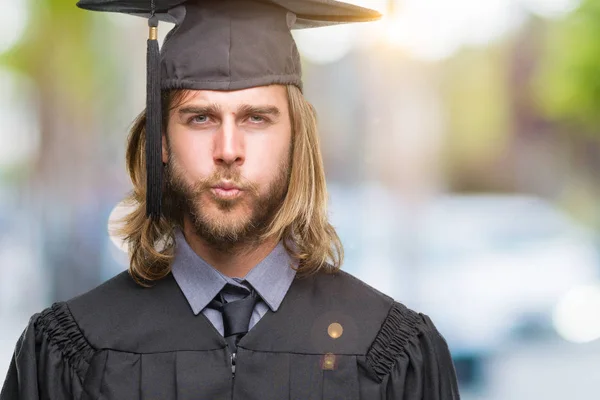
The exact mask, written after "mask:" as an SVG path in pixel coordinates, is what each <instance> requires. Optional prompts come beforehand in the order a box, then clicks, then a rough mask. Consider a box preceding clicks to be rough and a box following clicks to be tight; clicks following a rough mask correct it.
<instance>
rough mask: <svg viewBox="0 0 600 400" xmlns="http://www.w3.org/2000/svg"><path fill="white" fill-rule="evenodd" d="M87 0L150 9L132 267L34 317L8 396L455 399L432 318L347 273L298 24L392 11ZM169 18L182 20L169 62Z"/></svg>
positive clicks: (127, 227) (135, 143)
mask: <svg viewBox="0 0 600 400" xmlns="http://www.w3.org/2000/svg"><path fill="white" fill-rule="evenodd" d="M79 5H80V6H81V7H84V8H89V9H94V10H103V11H122V12H129V13H134V14H151V15H153V17H152V18H151V19H150V25H151V40H150V41H149V56H148V60H149V73H148V76H149V82H148V91H149V93H148V105H147V109H146V112H145V113H143V114H142V115H141V116H140V117H139V119H138V120H137V122H136V123H135V125H134V127H133V129H132V131H131V134H130V137H129V146H128V151H127V164H128V169H129V173H130V176H131V179H132V181H133V186H134V190H133V192H132V194H131V196H130V198H129V199H128V200H129V202H130V203H131V204H132V205H133V206H134V211H133V212H132V213H131V214H130V215H129V216H128V217H127V218H126V220H125V221H124V225H123V229H122V232H121V233H122V234H123V236H124V237H125V238H126V240H127V242H128V244H129V248H130V253H131V266H130V270H129V272H128V273H123V274H120V275H118V276H117V277H115V278H113V279H112V280H110V281H108V282H107V283H105V284H103V285H102V286H100V287H98V288H96V289H94V290H92V291H91V292H89V293H87V294H84V295H82V296H80V297H78V298H75V299H73V300H70V301H67V302H64V303H57V304H54V305H53V306H52V307H50V308H49V309H47V310H45V311H43V312H42V313H40V314H37V315H35V316H34V317H33V318H32V320H31V322H30V325H29V326H28V327H27V329H26V330H25V332H24V333H23V335H22V337H21V338H20V339H19V341H18V343H17V348H16V351H15V354H14V358H13V360H12V364H11V367H10V370H9V373H8V376H7V379H6V382H5V383H4V387H3V389H2V393H1V394H0V399H1V400H9V399H11V400H12V399H20V400H33V399H53V400H54V399H128V400H132V399H161V400H167V399H206V400H219V399H223V400H224V399H240V400H242V399H244V400H249V399H260V400H268V399H273V400H281V399H303V400H306V399H344V400H351V399H356V400H358V399H368V400H372V399H405V400H417V399H419V400H420V399H427V400H454V399H458V397H459V396H458V390H457V384H456V379H455V374H454V368H453V365H452V361H451V358H450V354H449V351H448V348H447V345H446V343H445V341H444V339H443V338H442V336H441V335H440V334H439V333H438V331H437V330H436V328H435V327H434V325H433V323H432V322H431V320H430V319H429V318H428V317H427V316H425V315H422V314H418V313H416V312H414V311H411V310H409V309H407V308H406V307H404V306H403V305H401V304H399V303H396V302H394V301H393V300H392V299H390V298H389V297H387V296H385V295H383V294H381V293H379V292H377V291H375V290H374V289H372V288H370V287H368V286H366V285H365V284H363V283H362V282H361V281H359V280H357V279H355V278H353V277H352V276H350V275H348V274H346V273H344V272H341V271H339V268H340V265H341V263H342V253H343V252H342V245H341V243H340V241H339V239H338V237H337V235H336V232H335V230H334V229H333V227H332V226H331V225H330V224H329V223H328V220H327V214H326V201H327V195H326V187H325V176H324V171H323V164H322V161H321V154H320V150H319V142H318V135H317V128H316V121H315V115H314V112H313V109H312V108H311V106H310V105H309V104H308V103H307V102H306V100H305V99H304V97H303V95H302V93H301V80H300V61H299V56H298V52H297V50H296V47H295V44H294V42H293V39H292V37H291V34H290V29H291V28H294V27H310V26H320V25H326V24H329V23H339V22H350V21H365V20H372V19H375V18H377V17H378V15H377V14H376V13H374V12H372V11H370V10H365V9H362V8H359V7H355V6H350V5H347V4H343V3H339V2H335V1H332V0H270V1H265V0H263V1H258V0H194V1H187V2H184V0H164V1H162V2H161V1H159V0H155V1H152V2H151V1H150V0H147V1H146V0H87V1H86V0H82V1H81V2H80V3H79ZM157 15H161V18H163V19H165V18H167V19H172V20H174V21H175V22H176V23H177V26H176V28H175V29H174V30H173V31H172V32H171V33H170V34H169V36H168V38H167V39H166V41H165V44H164V46H163V49H162V54H161V59H160V65H159V64H158V53H157V48H156V43H155V27H156V16H157ZM157 76H158V79H157ZM161 91H162V97H161ZM161 99H162V101H161ZM163 174H164V178H165V179H164V183H163V179H162V178H163Z"/></svg>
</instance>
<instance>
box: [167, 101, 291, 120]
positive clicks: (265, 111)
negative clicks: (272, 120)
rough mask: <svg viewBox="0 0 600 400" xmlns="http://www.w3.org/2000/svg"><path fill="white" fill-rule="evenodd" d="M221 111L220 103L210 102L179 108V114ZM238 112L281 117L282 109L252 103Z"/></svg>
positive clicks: (240, 108) (216, 112) (245, 105)
mask: <svg viewBox="0 0 600 400" xmlns="http://www.w3.org/2000/svg"><path fill="white" fill-rule="evenodd" d="M220 111H221V107H220V106H219V105H218V104H209V105H206V106H194V105H191V106H186V107H182V108H180V109H179V110H178V114H179V115H187V114H218V113H219V112H220ZM238 113H239V114H243V115H250V114H261V115H272V116H274V117H279V116H280V115H281V111H279V108H277V107H275V106H253V105H250V104H244V105H242V106H240V107H239V108H238Z"/></svg>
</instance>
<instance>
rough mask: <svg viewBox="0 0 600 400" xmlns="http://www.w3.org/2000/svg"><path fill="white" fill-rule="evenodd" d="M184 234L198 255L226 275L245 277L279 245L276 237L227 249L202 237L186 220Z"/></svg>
mask: <svg viewBox="0 0 600 400" xmlns="http://www.w3.org/2000/svg"><path fill="white" fill-rule="evenodd" d="M182 231H183V234H184V236H185V240H186V241H187V243H188V245H189V246H190V247H191V248H192V250H194V252H195V253H196V254H198V256H200V257H201V258H202V259H203V260H204V261H206V262H207V263H209V264H210V265H211V266H213V267H214V268H215V269H216V270H218V271H219V272H221V273H222V274H223V275H225V276H229V277H231V278H243V277H245V276H246V275H247V274H248V272H250V270H251V269H252V268H254V267H255V266H256V265H257V264H258V263H259V262H261V261H262V260H264V259H265V258H266V257H267V256H268V255H269V254H270V253H271V252H272V251H273V249H274V248H275V247H276V246H277V244H278V240H277V239H276V238H273V239H267V240H265V241H262V242H252V243H239V244H235V245H233V246H232V247H229V248H227V250H223V249H219V248H215V246H211V245H210V244H209V243H208V242H207V241H206V240H204V239H203V238H202V237H200V236H199V235H198V234H197V233H196V232H195V230H194V229H193V228H192V226H191V224H190V223H189V222H188V221H187V220H184V223H183V229H182Z"/></svg>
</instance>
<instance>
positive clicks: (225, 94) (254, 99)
mask: <svg viewBox="0 0 600 400" xmlns="http://www.w3.org/2000/svg"><path fill="white" fill-rule="evenodd" d="M190 105H219V106H220V107H221V108H225V109H234V108H238V107H241V106H247V105H257V106H258V105H260V106H266V105H271V106H276V107H278V108H280V109H285V108H287V88H286V87H285V86H283V85H270V86H259V87H253V88H249V89H242V90H231V91H224V90H186V91H185V92H182V93H181V96H180V98H179V100H178V101H176V104H175V108H181V107H185V106H190Z"/></svg>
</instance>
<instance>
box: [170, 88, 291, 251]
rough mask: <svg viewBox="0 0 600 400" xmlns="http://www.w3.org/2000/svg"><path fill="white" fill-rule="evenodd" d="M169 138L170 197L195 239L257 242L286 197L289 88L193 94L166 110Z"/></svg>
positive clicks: (226, 244)
mask: <svg viewBox="0 0 600 400" xmlns="http://www.w3.org/2000/svg"><path fill="white" fill-rule="evenodd" d="M166 135H167V136H166V137H163V162H164V163H166V164H167V167H166V179H167V191H168V196H170V197H173V198H174V202H175V204H177V207H179V208H180V209H181V210H182V211H183V212H184V218H185V220H186V221H187V222H188V223H191V224H192V226H193V228H194V230H195V231H196V233H197V234H198V235H199V236H200V237H202V238H203V239H205V240H206V241H208V242H209V243H211V244H212V245H214V246H219V247H221V248H224V249H225V248H228V247H231V246H233V245H235V244H238V243H241V242H249V241H252V240H256V239H257V238H258V237H259V236H260V234H261V233H262V232H263V231H264V230H265V228H266V227H267V226H268V224H269V223H270V221H271V220H272V218H273V216H274V214H275V213H276V211H277V210H278V208H279V206H280V204H281V202H282V201H283V198H284V196H285V194H286V192H287V186H288V180H289V170H290V155H291V143H292V134H291V123H290V117H289V110H288V102H287V91H286V88H285V87H284V86H278V85H273V86H265V87H257V88H251V89H245V90H239V91H229V92H225V91H208V90H200V91H190V92H189V94H188V95H187V96H186V97H185V98H184V100H183V101H182V102H181V104H178V106H177V107H176V108H174V109H173V110H171V111H170V113H169V121H168V126H167V132H166Z"/></svg>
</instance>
